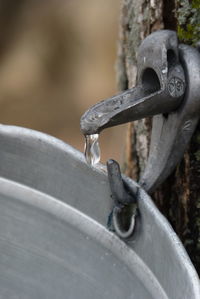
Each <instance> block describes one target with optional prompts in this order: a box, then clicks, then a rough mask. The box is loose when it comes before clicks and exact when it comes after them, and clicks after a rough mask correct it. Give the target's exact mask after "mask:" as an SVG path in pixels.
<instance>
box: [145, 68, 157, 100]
mask: <svg viewBox="0 0 200 299" xmlns="http://www.w3.org/2000/svg"><path fill="white" fill-rule="evenodd" d="M142 85H143V88H144V92H145V95H148V94H149V93H153V92H156V91H158V90H159V89H160V81H159V79H158V76H157V74H156V72H155V71H154V70H153V69H151V68H147V69H146V70H144V73H143V75H142Z"/></svg>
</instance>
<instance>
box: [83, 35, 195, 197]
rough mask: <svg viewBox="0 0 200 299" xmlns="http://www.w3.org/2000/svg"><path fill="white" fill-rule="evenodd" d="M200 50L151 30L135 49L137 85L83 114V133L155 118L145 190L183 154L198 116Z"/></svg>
mask: <svg viewBox="0 0 200 299" xmlns="http://www.w3.org/2000/svg"><path fill="white" fill-rule="evenodd" d="M199 90H200V54H199V52H198V50H197V49H195V48H193V47H190V46H186V45H180V46H179V45H178V39H177V35H176V32H174V31H170V30H161V31H157V32H154V33H152V34H151V35H149V36H148V37H147V38H146V39H145V40H144V41H143V42H142V44H141V46H140V47H139V51H138V75H137V85H136V87H134V88H131V89H129V90H127V91H125V92H123V93H121V94H119V95H117V96H114V97H112V98H110V99H107V100H104V101H101V102H99V103H97V104H96V105H94V106H93V107H91V108H90V109H89V110H88V111H86V112H85V113H84V115H83V116H82V118H81V130H82V132H83V133H84V134H85V135H90V134H94V133H99V132H100V131H101V130H103V129H105V128H107V127H111V126H115V125H119V124H122V123H126V122H129V121H134V120H138V119H141V118H144V117H148V116H154V115H157V116H154V117H153V128H152V135H151V144H150V154H149V158H148V161H147V165H146V169H145V171H144V174H143V175H142V177H141V179H140V184H141V185H142V187H143V188H144V189H145V190H146V191H147V192H149V193H151V192H153V191H154V190H155V188H156V187H157V186H158V185H159V184H161V183H162V182H163V181H164V180H165V179H166V178H167V176H168V175H169V174H170V173H171V172H172V171H173V170H174V168H175V166H176V165H177V163H179V161H180V160H181V158H182V157H183V154H184V151H185V150H186V147H187V145H188V143H189V141H190V138H191V136H192V134H193V132H194V130H195V127H196V125H197V122H198V119H199V112H200V93H199Z"/></svg>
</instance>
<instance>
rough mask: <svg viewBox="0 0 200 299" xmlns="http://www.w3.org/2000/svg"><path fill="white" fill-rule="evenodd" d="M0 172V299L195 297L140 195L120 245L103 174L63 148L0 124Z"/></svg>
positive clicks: (176, 251)
mask: <svg viewBox="0 0 200 299" xmlns="http://www.w3.org/2000/svg"><path fill="white" fill-rule="evenodd" d="M0 176H1V178H0V298H6V299H9V298H20V299H23V298H24V299H29V298H30V299H40V298H41V299H45V298H48V299H51V298H52V299H55V298H56V299H60V298H68V299H79V298H82V299H84V298H85V299H97V298H109V299H112V298H113V299H122V298H126V299H128V298H130V299H133V298H136V299H147V298H148V299H150V298H159V299H162V298H163V299H164V298H165V299H166V298H170V299H179V298H180V299H184V298H185V299H186V298H187V299H188V298H190V299H199V298H200V285H199V278H198V276H197V274H196V272H195V270H194V268H193V265H192V264H191V262H190V260H189V258H188V256H187V254H186V252H185V250H184V248H183V246H182V244H181V242H180V241H179V239H178V238H177V236H176V234H175V233H174V231H173V230H172V228H171V226H170V225H169V223H168V222H167V220H166V219H165V218H164V217H163V216H162V215H161V213H160V212H159V211H158V210H157V208H156V207H155V205H154V204H153V202H152V201H151V199H150V197H149V196H148V195H147V194H146V193H145V192H144V191H143V190H142V189H140V190H139V201H138V203H139V211H140V217H139V218H138V223H137V226H136V231H135V234H134V238H133V240H131V241H129V242H128V243H125V242H124V241H122V240H120V239H119V238H118V237H117V236H116V235H115V234H114V233H112V232H110V231H108V229H107V228H106V223H107V217H108V215H109V213H110V211H111V206H112V202H111V198H110V190H109V186H108V180H107V176H106V173H104V172H103V171H101V170H98V169H94V168H91V167H89V166H88V165H87V164H86V163H85V161H84V158H83V155H82V154H81V153H79V152H78V151H76V150H75V149H73V148H71V147H70V146H68V145H66V144H65V143H63V142H61V141H59V140H57V139H55V138H53V137H50V136H47V135H45V134H42V133H39V132H35V131H32V130H28V129H23V128H18V127H12V126H3V125H1V126H0ZM126 180H127V183H128V184H129V187H130V188H132V189H135V188H136V183H135V182H133V181H132V180H130V179H128V178H127V179H126Z"/></svg>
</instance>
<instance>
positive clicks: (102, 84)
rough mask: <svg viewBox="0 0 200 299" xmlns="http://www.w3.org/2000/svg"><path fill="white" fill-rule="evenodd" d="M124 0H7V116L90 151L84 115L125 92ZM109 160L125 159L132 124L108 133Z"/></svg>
mask: <svg viewBox="0 0 200 299" xmlns="http://www.w3.org/2000/svg"><path fill="white" fill-rule="evenodd" d="M119 9H120V0H101V1H99V0H84V1H83V0H82V1H81V0H43V1H41V0H17V1H13V0H0V28H1V30H0V122H1V123H3V124H12V125H18V126H23V127H28V128H32V129H35V130H39V131H42V132H46V133H48V134H51V135H53V136H56V137H58V138H60V139H62V140H64V141H65V142H67V143H69V144H71V145H72V146H74V147H75V148H77V149H79V150H81V151H83V147H84V138H83V136H82V135H81V133H80V128H79V121H80V117H81V115H82V114H83V113H84V112H85V110H86V109H88V108H89V107H90V106H91V105H93V104H95V103H96V102H97V101H99V100H102V99H104V98H107V97H110V96H112V95H114V94H115V93H117V90H116V81H115V78H116V74H115V67H114V66H115V63H116V53H117V39H118V21H119ZM101 135H102V136H101V137H100V146H101V152H102V161H103V162H105V160H107V159H108V158H115V159H117V160H119V161H120V160H121V157H122V153H123V148H124V143H125V128H124V127H123V126H120V127H116V128H114V129H107V130H105V132H102V134H101Z"/></svg>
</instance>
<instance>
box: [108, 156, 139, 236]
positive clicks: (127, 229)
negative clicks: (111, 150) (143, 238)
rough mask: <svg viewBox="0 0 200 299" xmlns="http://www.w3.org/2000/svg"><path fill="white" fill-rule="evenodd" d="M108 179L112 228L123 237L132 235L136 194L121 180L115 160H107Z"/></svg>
mask: <svg viewBox="0 0 200 299" xmlns="http://www.w3.org/2000/svg"><path fill="white" fill-rule="evenodd" d="M107 170H108V181H109V184H110V189H111V193H112V198H113V200H114V207H113V210H112V212H111V215H110V217H111V219H110V217H109V222H112V225H113V229H114V231H115V232H116V234H117V235H118V236H119V237H120V238H123V239H128V238H130V237H131V236H132V234H133V231H134V228H135V217H136V211H137V204H136V196H137V195H136V194H130V193H129V192H128V190H127V186H126V185H125V183H124V182H123V179H122V176H121V171H120V167H119V164H118V163H117V162H116V161H115V160H111V159H110V160H108V161H107Z"/></svg>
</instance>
